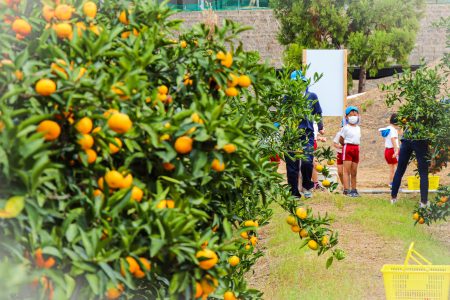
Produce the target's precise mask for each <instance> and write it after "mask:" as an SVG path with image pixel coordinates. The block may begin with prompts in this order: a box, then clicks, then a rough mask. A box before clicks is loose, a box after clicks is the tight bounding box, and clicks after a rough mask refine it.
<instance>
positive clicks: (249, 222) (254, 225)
mask: <svg viewBox="0 0 450 300" xmlns="http://www.w3.org/2000/svg"><path fill="white" fill-rule="evenodd" d="M244 226H245V227H256V224H255V222H254V221H253V220H247V221H245V222H244Z"/></svg>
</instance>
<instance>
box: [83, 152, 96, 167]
mask: <svg viewBox="0 0 450 300" xmlns="http://www.w3.org/2000/svg"><path fill="white" fill-rule="evenodd" d="M85 152H86V155H87V161H88V163H89V164H93V163H95V161H96V160H97V152H95V150H92V149H86V150H85Z"/></svg>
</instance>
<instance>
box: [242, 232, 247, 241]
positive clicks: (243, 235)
mask: <svg viewBox="0 0 450 300" xmlns="http://www.w3.org/2000/svg"><path fill="white" fill-rule="evenodd" d="M241 238H243V239H248V233H247V231H243V232H241Z"/></svg>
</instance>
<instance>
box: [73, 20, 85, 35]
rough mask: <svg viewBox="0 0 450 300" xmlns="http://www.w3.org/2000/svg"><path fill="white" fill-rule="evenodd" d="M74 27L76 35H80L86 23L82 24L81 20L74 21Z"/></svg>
mask: <svg viewBox="0 0 450 300" xmlns="http://www.w3.org/2000/svg"><path fill="white" fill-rule="evenodd" d="M75 29H76V30H77V34H78V36H81V35H82V34H83V32H84V31H85V30H86V24H84V23H83V22H81V21H80V22H76V23H75Z"/></svg>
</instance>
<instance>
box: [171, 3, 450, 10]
mask: <svg viewBox="0 0 450 300" xmlns="http://www.w3.org/2000/svg"><path fill="white" fill-rule="evenodd" d="M449 1H450V0H449ZM168 5H169V6H170V7H172V8H173V9H176V10H182V11H201V10H204V9H206V8H209V6H211V8H212V9H213V10H256V9H267V8H268V7H269V0H212V1H211V2H209V1H208V3H206V1H204V0H199V1H198V3H183V4H174V3H169V4H168Z"/></svg>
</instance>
